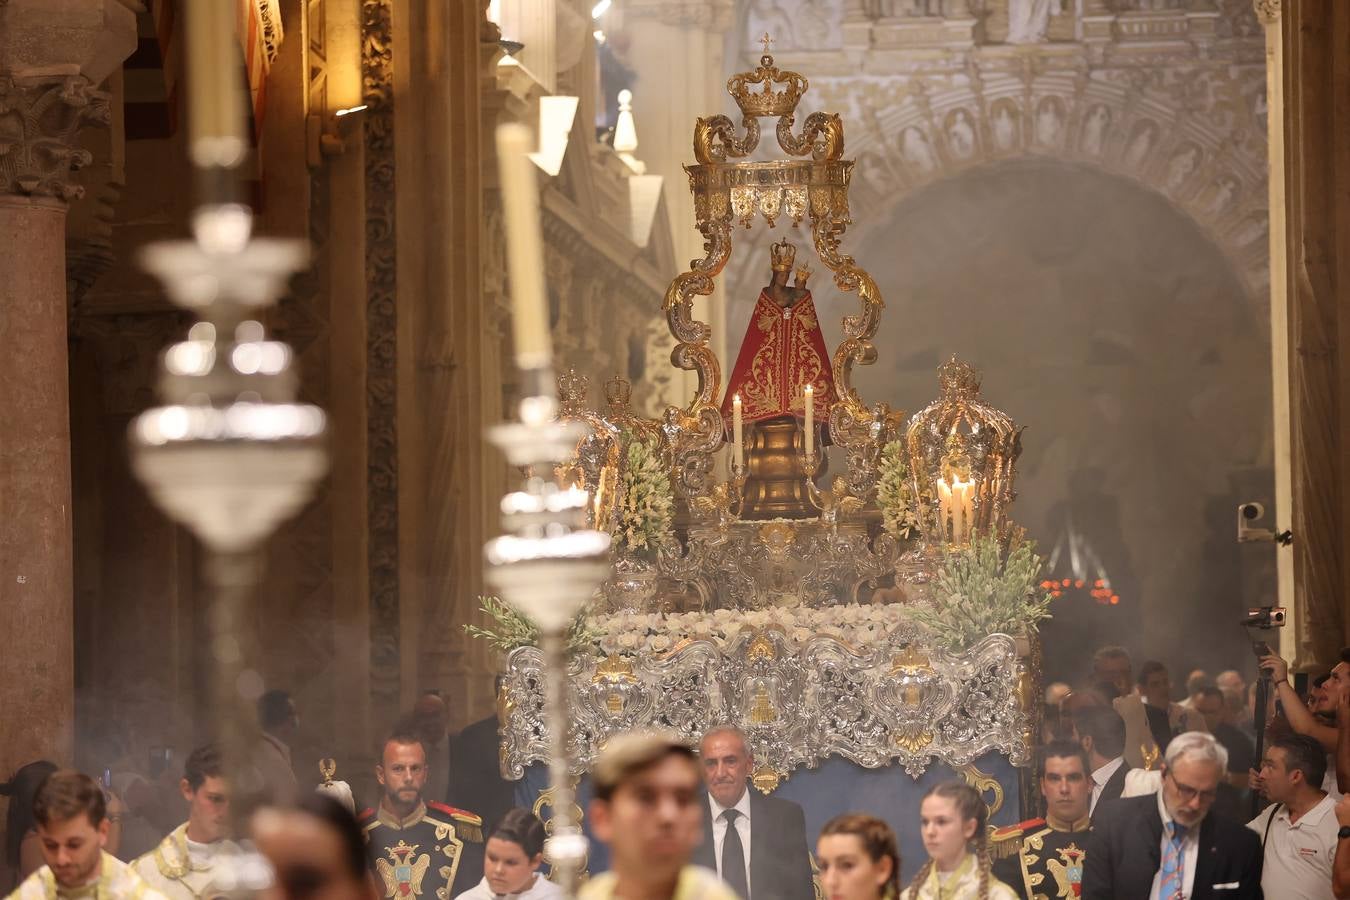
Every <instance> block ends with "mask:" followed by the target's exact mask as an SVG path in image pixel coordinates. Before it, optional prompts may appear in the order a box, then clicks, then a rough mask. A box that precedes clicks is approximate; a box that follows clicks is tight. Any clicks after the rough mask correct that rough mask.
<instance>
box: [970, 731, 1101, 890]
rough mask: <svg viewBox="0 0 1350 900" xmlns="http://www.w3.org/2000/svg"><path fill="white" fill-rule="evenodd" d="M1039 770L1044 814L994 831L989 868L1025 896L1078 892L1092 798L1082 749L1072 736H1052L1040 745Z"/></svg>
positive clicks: (1081, 877) (1090, 782)
mask: <svg viewBox="0 0 1350 900" xmlns="http://www.w3.org/2000/svg"><path fill="white" fill-rule="evenodd" d="M1039 775H1040V782H1041V796H1043V797H1044V798H1045V818H1044V819H1031V820H1029V821H1026V822H1021V823H1019V824H1017V825H1010V826H1008V827H1007V828H1000V829H998V830H997V831H995V832H994V834H993V836H992V839H991V847H992V852H993V856H994V874H995V875H996V876H998V878H999V879H1000V880H1002V881H1003V882H1005V883H1007V884H1008V885H1010V886H1011V887H1012V888H1013V890H1015V891H1017V893H1018V895H1019V896H1021V897H1022V898H1024V900H1058V898H1063V897H1078V896H1079V895H1080V893H1081V891H1082V888H1081V884H1082V881H1083V860H1084V858H1085V856H1086V854H1085V852H1084V851H1085V850H1086V848H1087V840H1088V833H1089V830H1090V825H1089V819H1088V804H1089V803H1090V801H1091V799H1092V781H1091V780H1090V779H1089V778H1088V761H1087V754H1086V753H1085V752H1084V750H1083V748H1082V747H1081V746H1080V745H1079V744H1077V743H1074V742H1073V741H1053V742H1051V743H1049V744H1047V745H1046V746H1045V747H1044V748H1043V749H1042V751H1041V758H1040V772H1039Z"/></svg>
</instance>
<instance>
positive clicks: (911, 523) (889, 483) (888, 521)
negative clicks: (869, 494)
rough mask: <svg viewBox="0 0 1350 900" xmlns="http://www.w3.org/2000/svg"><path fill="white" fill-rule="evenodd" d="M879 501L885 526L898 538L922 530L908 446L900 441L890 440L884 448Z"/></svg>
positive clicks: (878, 488)
mask: <svg viewBox="0 0 1350 900" xmlns="http://www.w3.org/2000/svg"><path fill="white" fill-rule="evenodd" d="M877 472H878V475H879V476H880V477H879V479H878V481H877V503H878V504H879V505H880V506H881V516H882V526H883V527H884V528H885V529H886V531H888V532H889V533H890V534H892V535H894V536H895V537H898V538H902V539H904V540H909V539H910V538H913V537H915V536H917V535H918V533H919V517H918V513H917V511H916V510H915V508H914V507H915V506H916V504H915V503H914V498H913V489H912V488H911V487H910V481H909V465H908V464H907V463H906V462H905V452H904V447H903V445H902V444H901V442H900V441H898V440H896V441H890V442H888V443H887V444H886V445H885V446H884V447H882V448H881V462H880V463H879V464H878V466H877Z"/></svg>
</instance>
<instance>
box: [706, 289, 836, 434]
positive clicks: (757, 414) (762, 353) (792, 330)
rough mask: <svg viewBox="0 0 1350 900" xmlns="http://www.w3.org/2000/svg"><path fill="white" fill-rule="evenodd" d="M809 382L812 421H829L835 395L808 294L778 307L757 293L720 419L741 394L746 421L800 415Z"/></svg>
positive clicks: (769, 299) (723, 401) (729, 411)
mask: <svg viewBox="0 0 1350 900" xmlns="http://www.w3.org/2000/svg"><path fill="white" fill-rule="evenodd" d="M808 384H810V385H813V386H814V387H815V398H814V414H815V419H816V421H817V422H820V423H822V424H823V423H825V422H828V421H829V416H830V407H832V406H833V405H834V403H835V401H836V400H837V399H838V397H837V395H836V394H835V391H834V371H833V370H832V369H831V368H830V354H829V353H828V352H827V351H826V349H825V336H824V335H822V334H821V332H820V321H819V320H818V319H817V318H816V306H815V303H814V302H813V301H812V300H811V292H810V291H807V292H806V296H804V297H802V299H801V300H799V301H797V303H796V304H794V305H793V306H792V307H791V308H789V309H783V308H782V307H781V306H779V305H778V304H777V303H775V302H774V301H773V298H772V297H770V296H769V294H768V292H767V291H761V292H760V294H759V300H758V301H756V302H755V311H754V312H753V313H752V314H751V316H750V325H749V327H748V328H746V329H745V339H744V340H742V341H741V352H740V354H739V355H738V356H737V357H736V367H735V368H733V369H732V370H731V380H730V381H728V382H727V393H726V397H725V398H724V399H723V400H722V415H723V417H725V418H726V420H727V421H728V422H730V421H731V400H732V397H734V396H736V395H737V394H740V396H741V417H742V419H743V421H745V422H747V423H748V422H758V421H761V420H763V419H771V418H773V417H775V416H783V415H792V416H796V417H798V418H801V417H802V416H804V415H805V413H806V401H805V400H804V399H803V398H802V388H804V387H805V386H806V385H808Z"/></svg>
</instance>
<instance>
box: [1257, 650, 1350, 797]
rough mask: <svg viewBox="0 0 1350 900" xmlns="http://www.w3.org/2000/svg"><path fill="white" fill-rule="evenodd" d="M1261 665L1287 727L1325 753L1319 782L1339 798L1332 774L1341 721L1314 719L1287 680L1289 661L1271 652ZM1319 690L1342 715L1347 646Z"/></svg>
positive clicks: (1348, 682)
mask: <svg viewBox="0 0 1350 900" xmlns="http://www.w3.org/2000/svg"><path fill="white" fill-rule="evenodd" d="M1260 665H1261V669H1262V670H1263V671H1265V672H1267V673H1269V675H1270V681H1271V684H1272V685H1273V686H1274V688H1275V696H1276V697H1277V699H1278V700H1279V702H1280V706H1281V708H1282V709H1283V710H1284V717H1285V719H1286V720H1288V722H1289V727H1290V728H1292V729H1294V731H1295V732H1297V733H1299V734H1305V735H1308V736H1309V737H1311V738H1314V739H1316V741H1317V743H1318V744H1320V745H1321V746H1322V749H1323V750H1325V751H1326V753H1327V756H1328V763H1329V765H1328V766H1327V775H1326V778H1325V780H1324V782H1323V785H1322V787H1323V789H1324V790H1326V791H1327V793H1329V794H1331V795H1332V796H1334V797H1337V798H1339V797H1340V795H1341V793H1342V791H1340V790H1339V787H1340V785H1339V783H1338V779H1337V777H1336V767H1335V763H1336V749H1337V745H1338V743H1339V736H1340V729H1341V727H1342V725H1341V723H1339V722H1338V724H1337V725H1335V726H1331V725H1324V724H1322V723H1321V722H1320V721H1318V719H1317V716H1316V715H1314V714H1313V711H1312V710H1310V709H1309V708H1308V707H1307V706H1306V705H1305V704H1304V702H1303V700H1302V698H1300V697H1299V695H1298V692H1297V691H1295V690H1294V686H1293V685H1292V684H1291V683H1290V681H1289V663H1287V662H1285V661H1284V660H1283V659H1282V658H1280V656H1279V655H1278V654H1275V653H1271V654H1269V655H1266V656H1263V657H1261V662H1260ZM1322 690H1323V691H1324V693H1325V695H1326V704H1327V706H1329V707H1330V708H1332V709H1335V710H1337V712H1338V718H1344V716H1345V714H1344V713H1342V712H1341V710H1342V709H1343V708H1344V705H1345V701H1344V699H1343V698H1346V697H1350V648H1346V649H1343V650H1341V658H1340V662H1338V663H1337V664H1336V666H1335V668H1333V669H1332V670H1331V677H1330V678H1328V679H1327V680H1326V683H1325V684H1324V685H1323V687H1322Z"/></svg>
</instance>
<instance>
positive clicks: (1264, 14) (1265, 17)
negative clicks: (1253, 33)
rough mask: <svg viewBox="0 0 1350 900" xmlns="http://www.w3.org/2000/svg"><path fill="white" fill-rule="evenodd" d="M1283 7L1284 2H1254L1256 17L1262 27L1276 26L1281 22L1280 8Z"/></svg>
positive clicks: (1255, 0)
mask: <svg viewBox="0 0 1350 900" xmlns="http://www.w3.org/2000/svg"><path fill="white" fill-rule="evenodd" d="M1283 5H1284V4H1283V0H1252V6H1253V7H1254V8H1255V9H1256V17H1257V18H1258V19H1260V20H1261V24H1262V25H1274V24H1275V23H1276V22H1278V21H1280V7H1281V6H1283Z"/></svg>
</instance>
